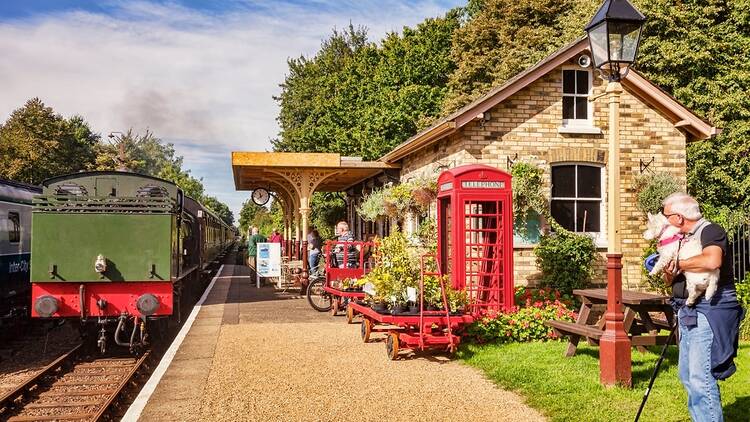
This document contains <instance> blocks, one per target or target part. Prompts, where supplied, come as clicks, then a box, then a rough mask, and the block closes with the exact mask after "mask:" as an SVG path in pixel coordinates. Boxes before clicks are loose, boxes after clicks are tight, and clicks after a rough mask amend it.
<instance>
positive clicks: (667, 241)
mask: <svg viewBox="0 0 750 422" xmlns="http://www.w3.org/2000/svg"><path fill="white" fill-rule="evenodd" d="M682 238H683V236H682V235H681V234H680V233H677V234H676V235H674V236H672V237H668V238H666V239H662V240H660V241H659V247H662V246H666V245H669V244H670V243H674V242H677V241H680V240H682Z"/></svg>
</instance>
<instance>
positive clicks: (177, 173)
mask: <svg viewBox="0 0 750 422" xmlns="http://www.w3.org/2000/svg"><path fill="white" fill-rule="evenodd" d="M155 176H157V177H159V178H162V179H164V180H169V181H170V182H172V183H174V184H175V185H177V186H179V187H180V189H182V191H183V192H184V193H185V195H186V196H189V197H191V198H193V199H195V200H196V201H198V202H202V201H203V199H204V193H203V179H202V178H201V179H196V178H195V177H193V176H191V175H190V170H183V169H182V168H181V167H179V166H177V165H175V164H169V165H167V166H165V167H163V168H162V169H161V171H159V173H157V174H156V175H155Z"/></svg>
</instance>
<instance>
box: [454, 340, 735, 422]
mask: <svg viewBox="0 0 750 422" xmlns="http://www.w3.org/2000/svg"><path fill="white" fill-rule="evenodd" d="M663 334H664V333H663ZM567 347H568V345H567V343H565V342H553V341H550V342H530V343H506V344H485V345H475V344H466V345H463V347H461V349H460V350H459V353H458V356H459V358H460V359H461V360H462V361H463V362H464V363H466V364H467V365H470V366H472V367H475V368H477V369H479V370H481V371H482V373H483V374H484V375H485V376H486V377H487V378H488V379H489V380H491V381H492V382H494V383H495V384H496V385H497V386H498V387H500V388H502V389H504V390H509V391H514V392H516V393H518V394H519V395H520V396H522V397H523V399H524V403H526V404H528V405H529V406H530V407H532V408H534V409H537V410H538V411H539V412H540V413H542V414H543V415H545V418H546V420H549V421H550V422H570V421H586V422H613V421H618V422H619V421H632V420H633V417H634V415H635V414H636V413H637V411H638V407H639V406H640V404H641V402H642V401H643V392H644V391H645V390H646V388H647V387H648V384H649V379H650V377H651V374H652V373H653V372H654V366H655V365H656V361H657V360H658V359H659V355H660V353H661V346H657V347H648V348H647V349H648V351H647V352H645V353H639V352H635V351H633V353H632V374H633V387H632V388H612V387H607V386H604V385H602V384H601V383H600V382H599V372H600V368H599V347H598V346H589V345H588V344H586V342H585V341H581V342H579V343H578V349H577V350H578V351H577V353H576V355H575V356H573V357H571V358H565V357H563V353H564V352H565V349H566V348H567ZM677 361H678V350H677V347H674V346H672V347H670V348H669V349H668V350H667V354H666V358H665V359H664V361H663V364H662V366H661V369H660V371H659V376H658V377H656V381H655V383H654V385H653V389H652V390H651V393H650V395H649V398H648V402H647V404H646V407H645V409H644V411H643V414H642V415H641V419H640V420H641V421H643V422H665V421H672V422H676V421H689V420H690V414H689V413H688V410H687V406H686V405H685V403H686V402H687V394H686V393H685V389H684V388H683V387H682V384H680V380H679V377H678V376H677V372H678V368H677ZM735 362H736V364H737V368H738V371H737V373H736V374H735V375H734V376H732V377H730V378H729V379H727V380H726V381H722V382H721V401H722V405H723V408H724V417H725V418H726V420H727V421H746V420H747V415H748V414H750V402H748V400H747V397H748V396H750V383H749V382H748V377H747V372H745V371H746V370H745V368H748V367H750V344H748V343H741V344H740V350H739V351H738V353H737V358H736V359H735ZM519 419H520V418H519Z"/></svg>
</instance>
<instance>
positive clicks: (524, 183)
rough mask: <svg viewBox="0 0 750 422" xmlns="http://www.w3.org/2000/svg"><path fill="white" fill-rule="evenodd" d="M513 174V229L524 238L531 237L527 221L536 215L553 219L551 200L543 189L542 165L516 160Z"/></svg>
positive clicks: (511, 170)
mask: <svg viewBox="0 0 750 422" xmlns="http://www.w3.org/2000/svg"><path fill="white" fill-rule="evenodd" d="M510 174H511V176H513V230H514V232H515V233H516V234H519V235H520V236H522V237H524V238H527V239H528V238H529V233H528V225H527V221H528V220H529V218H532V217H533V216H535V215H542V216H544V217H545V218H546V219H547V220H550V221H551V220H552V218H551V216H550V212H549V202H548V201H547V198H546V197H545V195H544V192H543V189H542V176H543V175H544V170H542V168H541V167H539V166H536V165H534V164H531V163H526V162H523V161H516V162H515V163H513V166H512V167H511V168H510Z"/></svg>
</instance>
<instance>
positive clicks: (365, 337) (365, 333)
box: [359, 318, 372, 343]
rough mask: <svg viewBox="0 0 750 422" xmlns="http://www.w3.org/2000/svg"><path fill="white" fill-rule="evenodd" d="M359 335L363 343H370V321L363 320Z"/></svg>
mask: <svg viewBox="0 0 750 422" xmlns="http://www.w3.org/2000/svg"><path fill="white" fill-rule="evenodd" d="M359 333H360V335H361V336H362V341H364V342H365V343H368V342H369V341H370V334H371V333H372V322H370V320H369V319H367V318H363V319H362V324H361V325H360V329H359Z"/></svg>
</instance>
